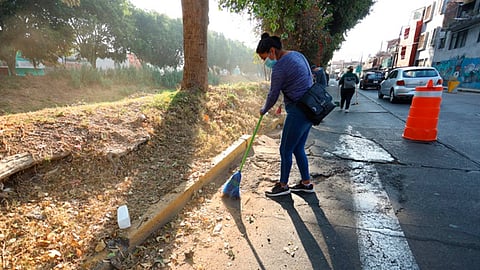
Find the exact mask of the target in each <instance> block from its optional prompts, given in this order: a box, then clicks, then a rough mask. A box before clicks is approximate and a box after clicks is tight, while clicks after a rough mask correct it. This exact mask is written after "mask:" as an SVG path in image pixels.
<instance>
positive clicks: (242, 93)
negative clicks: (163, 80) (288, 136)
mask: <svg viewBox="0 0 480 270" xmlns="http://www.w3.org/2000/svg"><path fill="white" fill-rule="evenodd" d="M37 86H38V85H37ZM37 86H36V88H35V89H31V88H22V89H17V91H16V92H17V94H18V95H19V97H22V98H18V100H20V102H21V101H22V100H23V97H26V96H30V97H31V99H32V100H44V99H43V98H42V96H45V95H43V93H44V92H43V90H45V89H43V90H42V89H38V88H37ZM45 87H47V88H51V87H52V85H50V84H46V86H45ZM60 87H61V86H60ZM57 89H59V88H57ZM113 89H117V90H116V91H118V92H122V91H123V88H122V87H121V86H118V87H117V88H115V87H113ZM2 91H4V92H5V91H7V90H5V89H2ZM108 91H113V90H112V88H110V89H109V90H108ZM266 91H267V87H266V85H262V84H237V85H234V86H219V87H215V88H211V89H210V90H209V91H208V93H206V94H205V95H202V96H198V95H191V94H188V93H181V92H180V93H177V92H176V91H163V92H161V93H159V94H148V93H142V96H141V97H137V98H129V99H124V100H122V101H117V102H111V103H102V104H92V105H81V106H70V107H58V108H55V109H43V110H39V111H35V112H31V113H19V114H9V115H4V116H1V117H0V130H1V139H2V140H1V141H0V155H1V157H2V159H5V158H8V157H11V156H13V155H16V154H21V153H30V154H31V156H32V157H33V159H34V160H35V166H33V167H30V168H29V169H26V170H23V171H21V172H20V173H15V174H13V175H11V176H9V177H8V178H4V179H2V180H1V181H0V182H2V183H3V184H2V192H0V194H2V196H1V197H0V209H1V211H2V215H1V217H0V242H1V243H2V246H3V248H2V253H1V256H0V265H1V268H3V269H18V268H26V269H28V268H36V269H54V268H59V269H60V268H61V269H79V268H81V267H82V265H83V264H84V263H85V261H86V260H87V259H88V258H90V257H92V256H95V254H96V253H97V252H99V251H102V250H104V249H105V248H108V246H107V245H108V243H109V241H110V240H111V239H115V238H116V237H117V236H118V233H119V231H118V227H117V224H116V208H117V207H118V206H119V205H122V204H128V205H129V211H130V216H131V218H132V219H139V218H141V214H142V212H143V211H144V210H145V209H146V208H148V206H149V205H151V204H154V203H156V202H158V201H159V199H160V198H161V197H162V195H163V194H166V193H168V192H169V191H170V190H172V187H174V186H175V184H176V182H178V181H189V180H191V179H195V178H196V177H198V176H199V175H201V174H203V173H204V172H205V171H206V170H208V168H209V166H210V160H211V158H213V157H215V156H216V155H217V154H219V153H220V152H221V151H223V150H224V149H226V148H227V147H228V146H229V145H230V144H231V143H232V142H234V141H235V140H237V139H238V138H239V137H240V136H241V135H243V134H249V133H251V130H252V128H253V127H254V126H255V124H256V121H257V119H258V110H259V108H260V107H261V105H262V103H263V100H264V98H265V95H266ZM8 92H9V93H12V92H15V91H13V90H8ZM97 94H98V96H99V97H103V96H104V94H105V93H102V92H101V91H100V92H99V93H97ZM84 95H85V97H89V98H90V100H94V99H95V98H94V96H92V92H91V91H85V92H84ZM68 97H71V98H72V100H68ZM78 98H79V97H78V96H74V95H71V96H69V95H65V98H63V99H62V100H59V101H58V102H59V104H60V103H61V104H74V103H76V101H78ZM44 101H45V102H43V104H45V103H48V98H46V100H44ZM102 101H103V100H102ZM9 102H10V103H9V104H13V103H15V102H16V101H15V98H9ZM44 107H48V106H44ZM3 108H4V107H3ZM4 111H5V110H4ZM273 121H274V119H273V118H270V119H266V120H265V121H264V127H269V126H270V125H271V123H272V122H273ZM262 132H265V130H260V133H262Z"/></svg>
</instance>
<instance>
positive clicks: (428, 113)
mask: <svg viewBox="0 0 480 270" xmlns="http://www.w3.org/2000/svg"><path fill="white" fill-rule="evenodd" d="M442 92H443V87H442V86H441V85H440V86H434V85H433V81H432V80H430V81H428V83H427V85H426V86H417V87H416V88H415V95H414V96H413V100H412V105H410V111H409V113H408V117H407V122H406V124H405V130H404V132H403V137H404V138H405V139H409V140H414V141H426V142H429V141H435V140H437V124H438V116H439V115H440V103H441V102H442Z"/></svg>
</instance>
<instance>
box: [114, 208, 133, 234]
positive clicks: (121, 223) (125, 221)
mask: <svg viewBox="0 0 480 270" xmlns="http://www.w3.org/2000/svg"><path fill="white" fill-rule="evenodd" d="M117 222H118V227H120V229H126V228H129V227H130V226H131V224H130V215H129V214H128V208H127V206H126V205H122V206H120V207H118V209H117Z"/></svg>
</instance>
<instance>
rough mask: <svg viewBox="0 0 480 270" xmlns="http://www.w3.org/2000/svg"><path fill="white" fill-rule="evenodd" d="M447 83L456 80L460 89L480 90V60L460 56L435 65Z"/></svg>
mask: <svg viewBox="0 0 480 270" xmlns="http://www.w3.org/2000/svg"><path fill="white" fill-rule="evenodd" d="M434 67H435V68H437V70H438V72H440V75H442V78H443V79H444V82H445V83H447V82H448V81H449V80H452V79H454V78H456V79H457V80H458V81H459V82H460V87H464V88H473V89H480V58H465V56H459V57H455V58H451V59H449V60H447V61H442V62H437V63H436V64H435V65H434Z"/></svg>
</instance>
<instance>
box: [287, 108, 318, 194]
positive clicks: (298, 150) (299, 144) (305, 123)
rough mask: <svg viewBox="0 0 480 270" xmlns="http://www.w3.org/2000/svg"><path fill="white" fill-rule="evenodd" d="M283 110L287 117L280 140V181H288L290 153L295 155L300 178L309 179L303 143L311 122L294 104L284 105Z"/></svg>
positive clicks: (290, 164) (290, 166)
mask: <svg viewBox="0 0 480 270" xmlns="http://www.w3.org/2000/svg"><path fill="white" fill-rule="evenodd" d="M285 111H286V112H287V117H286V118H285V122H284V124H283V130H282V138H281V142H280V159H281V160H280V161H281V163H280V182H281V183H283V184H287V183H288V178H289V176H290V171H291V169H292V155H295V160H296V162H297V166H298V170H299V171H300V175H301V176H302V179H301V180H310V172H309V170H308V159H307V155H306V154H305V143H306V142H307V138H308V133H309V132H310V128H311V127H312V123H311V122H310V121H309V120H308V119H307V117H306V116H305V114H304V113H303V112H302V111H301V110H300V108H298V107H297V106H295V104H288V105H286V106H285Z"/></svg>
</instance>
